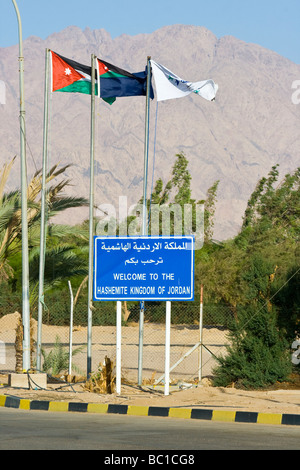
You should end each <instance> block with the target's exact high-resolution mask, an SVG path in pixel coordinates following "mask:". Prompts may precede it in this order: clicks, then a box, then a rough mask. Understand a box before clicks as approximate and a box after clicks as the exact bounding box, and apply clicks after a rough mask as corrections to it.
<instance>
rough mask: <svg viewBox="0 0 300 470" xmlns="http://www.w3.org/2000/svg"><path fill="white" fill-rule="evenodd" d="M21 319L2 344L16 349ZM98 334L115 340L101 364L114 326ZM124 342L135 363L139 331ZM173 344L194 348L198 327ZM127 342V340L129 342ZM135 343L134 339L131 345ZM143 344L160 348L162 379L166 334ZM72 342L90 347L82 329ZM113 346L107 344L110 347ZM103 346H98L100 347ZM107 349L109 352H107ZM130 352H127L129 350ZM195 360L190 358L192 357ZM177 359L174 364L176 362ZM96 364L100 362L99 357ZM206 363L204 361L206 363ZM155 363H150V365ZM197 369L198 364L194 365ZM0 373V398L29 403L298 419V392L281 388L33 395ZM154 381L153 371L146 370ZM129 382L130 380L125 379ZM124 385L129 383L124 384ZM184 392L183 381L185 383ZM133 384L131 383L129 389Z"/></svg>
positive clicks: (125, 388) (0, 334) (51, 334)
mask: <svg viewBox="0 0 300 470" xmlns="http://www.w3.org/2000/svg"><path fill="white" fill-rule="evenodd" d="M16 319H17V315H16V314H11V315H6V316H5V317H2V318H0V341H4V342H10V344H12V343H13V342H14V338H15V323H16ZM97 328H98V330H97V331H96V332H95V335H93V338H95V336H96V335H97V334H98V335H99V337H101V335H102V337H103V334H104V331H105V335H106V336H105V338H107V337H110V336H111V340H110V341H109V342H106V343H107V344H106V346H107V349H105V347H104V346H103V344H102V346H101V348H102V349H101V348H100V349H101V356H99V359H101V360H103V359H104V357H105V354H107V352H109V347H114V345H115V340H114V333H115V328H114V327H108V328H106V329H105V330H104V329H103V328H104V327H97ZM122 330H123V342H124V346H123V348H124V351H123V353H122V354H123V356H122V358H123V357H124V358H125V359H126V357H127V355H128V356H129V358H131V351H133V350H134V352H132V358H134V362H135V363H136V354H137V339H138V336H137V331H138V328H137V327H136V326H131V327H127V328H126V327H124V328H123V329H122ZM43 331H44V334H45V338H47V342H49V344H50V343H52V345H53V342H54V341H55V337H56V334H57V328H56V327H44V330H43ZM59 333H60V335H61V339H62V340H63V341H67V339H68V335H69V330H68V328H64V329H62V328H61V327H60V330H59ZM221 334H223V333H222V332H220V331H215V329H207V330H206V331H204V335H203V336H204V343H205V344H208V345H209V348H210V349H213V348H214V347H215V348H216V351H219V350H220V349H221V348H224V344H225V343H226V337H225V335H224V334H223V336H221ZM172 335H173V338H171V339H172V342H173V344H176V345H178V350H179V352H180V354H182V352H183V348H182V345H185V344H187V343H188V347H190V346H191V345H193V344H195V343H196V342H197V341H198V338H199V332H198V331H197V330H196V329H194V328H188V327H179V328H175V329H174V332H173V333H172ZM126 338H127V339H128V341H127V339H126ZM132 338H134V340H132ZM144 339H145V344H146V346H147V345H148V346H149V347H150V346H151V348H152V349H153V345H156V349H155V353H156V354H158V353H159V354H161V359H160V362H162V364H160V370H157V372H158V373H159V374H160V373H161V371H163V370H164V364H163V357H164V331H163V329H162V328H161V327H158V326H157V325H152V326H151V325H148V326H147V328H145V338H144ZM74 342H75V343H76V345H78V344H80V343H83V344H84V342H86V332H85V331H84V329H81V328H75V331H74ZM108 343H109V344H108ZM99 344H100V343H99ZM108 346H109V347H108ZM126 348H127V349H126ZM93 349H94V350H95V351H97V350H99V345H98V344H94V342H93ZM191 357H192V356H191ZM193 357H194V360H195V361H196V362H197V354H196V355H195V354H194V356H193ZM175 359H176V358H175V356H174V360H175ZM83 360H84V361H86V356H85V355H83ZM97 360H98V358H97ZM204 360H206V359H205V358H204ZM151 361H153V359H152V358H151V357H150V358H149V363H150V362H151ZM171 363H172V362H171ZM0 370H2V372H3V369H1V365H0ZM195 370H197V364H195ZM5 372H6V371H4V372H3V374H2V375H1V374H0V395H6V396H16V397H20V398H26V399H30V400H46V401H67V402H84V403H108V404H116V403H117V404H126V405H140V406H162V407H181V408H201V409H220V410H232V411H254V412H263V413H291V414H299V415H300V389H296V390H291V389H277V390H266V391H247V390H240V389H235V388H233V387H229V388H222V387H212V386H211V384H210V381H209V380H208V379H207V378H206V377H207V376H208V375H209V374H203V377H204V378H203V380H202V382H201V384H200V385H198V386H197V385H193V386H191V387H190V388H185V389H184V388H180V381H177V384H176V385H174V386H173V385H171V386H170V394H169V395H168V396H165V395H164V389H163V387H159V386H155V387H153V386H151V385H143V386H142V387H138V386H137V385H135V384H134V382H130V384H128V380H127V383H122V388H121V394H120V395H117V394H116V393H113V394H97V393H93V392H89V391H86V390H85V389H84V384H83V383H76V384H71V385H68V384H66V383H62V382H60V383H56V384H53V383H47V388H46V389H45V390H34V389H33V388H32V387H31V388H29V389H26V388H16V387H8V385H7V384H8V381H7V373H5ZM148 372H149V374H150V376H151V373H152V371H151V367H149V370H148ZM126 378H127V379H128V377H126ZM178 378H179V377H178ZM124 382H125V381H124ZM181 382H182V383H183V385H181V386H183V387H184V380H182V381H181ZM131 383H133V384H132V385H131Z"/></svg>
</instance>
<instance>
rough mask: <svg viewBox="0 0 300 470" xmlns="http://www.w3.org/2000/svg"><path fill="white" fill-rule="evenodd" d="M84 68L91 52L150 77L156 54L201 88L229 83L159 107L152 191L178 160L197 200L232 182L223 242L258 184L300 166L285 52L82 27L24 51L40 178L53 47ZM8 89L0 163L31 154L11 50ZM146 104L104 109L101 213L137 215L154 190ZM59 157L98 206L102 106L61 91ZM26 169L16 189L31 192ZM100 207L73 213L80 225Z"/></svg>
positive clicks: (223, 213) (212, 39) (6, 64)
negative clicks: (179, 156)
mask: <svg viewBox="0 0 300 470" xmlns="http://www.w3.org/2000/svg"><path fill="white" fill-rule="evenodd" d="M46 48H50V49H52V50H54V51H55V52H58V53H60V54H62V55H64V56H65V57H69V58H71V59H75V60H77V61H78V62H82V63H84V64H89V63H90V57H91V54H92V53H94V54H96V55H97V56H98V57H100V58H103V59H105V60H106V61H108V62H111V63H113V64H115V65H118V66H119V67H121V68H124V69H126V70H128V71H131V72H138V71H141V70H143V69H144V67H145V65H146V59H147V56H151V57H152V58H153V59H154V60H155V61H156V62H159V63H162V64H163V65H165V66H166V67H167V68H169V69H170V70H172V71H173V72H174V73H176V74H177V75H179V76H181V77H182V78H184V79H186V80H190V81H197V80H204V79H207V78H212V79H213V80H214V81H215V82H216V83H218V85H219V91H218V94H217V99H216V101H215V102H212V103H211V102H207V101H205V100H203V99H202V98H200V97H198V96H196V95H193V96H192V95H190V96H188V97H186V98H182V99H177V100H170V101H165V102H160V103H159V105H158V107H157V103H156V100H155V99H154V100H153V101H152V102H151V111H150V153H149V173H148V175H149V176H148V178H149V179H148V188H149V191H150V187H151V182H152V173H153V171H152V170H153V156H154V137H155V136H154V131H155V118H156V111H157V113H158V114H157V134H156V146H155V149H156V150H155V171H154V180H156V179H157V178H158V177H162V178H163V179H164V180H165V181H166V180H167V179H168V178H169V176H170V172H171V169H172V166H173V163H174V159H175V154H176V153H178V152H180V151H183V152H184V153H185V155H186V157H187V158H188V160H189V170H190V172H191V175H192V190H193V197H194V198H195V199H197V200H198V199H202V198H204V197H205V194H206V191H207V189H208V188H209V187H210V186H211V185H212V184H213V183H214V182H215V181H216V180H220V184H219V190H218V203H217V210H216V215H215V233H214V237H215V238H217V239H225V238H228V237H230V236H232V235H234V234H236V233H237V231H238V230H239V227H240V225H241V223H242V216H243V213H244V209H245V206H246V203H247V200H248V198H249V196H250V194H251V193H252V191H253V190H254V187H255V185H256V183H257V181H258V179H259V178H260V177H262V176H265V175H267V173H268V172H269V170H270V169H271V167H272V165H274V164H276V163H279V164H280V171H281V174H282V175H284V174H286V173H287V172H290V171H293V170H294V169H295V168H296V166H297V165H298V164H299V147H300V145H299V144H300V142H299V141H300V134H299V118H300V105H295V104H293V103H292V93H293V90H292V84H293V82H294V81H295V80H299V79H300V66H299V65H297V64H294V63H293V62H290V61H289V60H287V59H285V58H283V57H281V56H279V55H278V54H276V53H274V52H272V51H269V50H267V49H264V48H262V47H260V46H257V45H254V44H247V43H245V42H243V41H240V40H237V39H235V38H234V37H230V36H226V37H222V38H219V39H218V38H217V37H216V36H214V35H213V34H212V33H211V32H210V31H208V30H207V29H206V28H204V27H195V26H182V25H174V26H166V27H164V28H161V29H159V30H157V31H155V32H154V33H152V34H140V35H137V36H134V37H131V36H127V35H122V36H120V37H118V38H115V39H112V38H111V37H110V35H109V34H108V33H107V32H106V31H105V30H103V29H100V30H95V31H92V30H90V29H86V30H84V31H82V30H81V29H80V28H77V27H74V26H70V27H69V28H67V29H65V30H63V31H61V32H58V33H54V34H52V35H51V36H49V37H48V38H47V39H46V40H45V41H44V40H42V39H40V38H37V37H30V38H28V39H27V40H26V41H24V59H25V62H24V63H25V110H26V137H27V164H28V174H29V176H31V175H32V174H33V173H34V172H35V170H36V169H39V168H41V166H42V145H43V109H44V62H45V59H44V57H45V49H46ZM0 79H1V80H3V81H4V82H5V84H6V104H5V105H0V113H1V126H0V165H2V164H4V162H7V161H9V160H10V159H11V158H12V157H13V156H14V155H16V154H17V155H19V152H20V150H19V123H18V120H19V117H18V116H19V74H18V46H13V47H8V48H2V49H0ZM144 120H145V98H144V97H134V98H119V99H117V101H116V102H115V103H114V104H113V105H112V106H109V105H108V104H106V103H105V102H103V101H102V100H96V138H95V151H96V164H95V203H96V205H100V204H103V203H112V204H114V205H115V206H116V210H117V211H118V201H119V196H127V197H128V207H129V206H130V205H131V204H134V203H135V202H137V200H138V199H139V198H140V197H141V196H142V191H143V161H144ZM49 139H50V156H49V166H51V165H52V164H54V163H57V162H61V164H66V163H72V166H71V167H70V168H69V169H68V171H67V177H68V178H69V179H70V180H71V186H70V187H69V194H71V195H75V194H76V195H81V196H85V197H88V194H89V154H90V97H89V96H86V95H80V94H68V93H54V94H53V95H51V99H50V132H49ZM19 181H20V177H19V166H18V163H16V164H15V165H14V168H13V171H12V173H11V177H10V180H9V184H10V186H11V187H15V186H19V185H20V183H19ZM87 217H88V209H87V208H85V209H76V210H73V211H70V212H69V214H66V215H64V220H63V221H64V222H67V223H77V222H79V221H81V220H83V219H84V218H87Z"/></svg>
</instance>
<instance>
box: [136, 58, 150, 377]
mask: <svg viewBox="0 0 300 470" xmlns="http://www.w3.org/2000/svg"><path fill="white" fill-rule="evenodd" d="M150 60H151V57H149V56H148V57H147V91H146V110H145V144H144V180H143V223H142V234H143V235H148V223H147V178H148V154H149V114H150V84H151V69H150ZM144 313H145V302H144V300H142V301H141V304H140V321H139V352H138V385H142V372H143V342H144Z"/></svg>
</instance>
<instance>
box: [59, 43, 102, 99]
mask: <svg viewBox="0 0 300 470" xmlns="http://www.w3.org/2000/svg"><path fill="white" fill-rule="evenodd" d="M50 57H51V79H52V83H51V91H53V92H54V91H62V92H67V93H85V94H87V95H91V91H92V87H91V82H92V79H91V75H92V68H91V66H87V65H83V64H80V63H79V62H75V61H74V60H71V59H67V58H66V57H63V56H61V55H59V54H56V53H55V52H53V51H50ZM95 93H96V94H97V84H96V88H95Z"/></svg>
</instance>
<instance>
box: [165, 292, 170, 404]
mask: <svg viewBox="0 0 300 470" xmlns="http://www.w3.org/2000/svg"><path fill="white" fill-rule="evenodd" d="M170 341H171V302H170V301H169V300H167V302H166V344H165V395H169V390H170Z"/></svg>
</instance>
